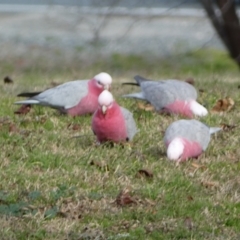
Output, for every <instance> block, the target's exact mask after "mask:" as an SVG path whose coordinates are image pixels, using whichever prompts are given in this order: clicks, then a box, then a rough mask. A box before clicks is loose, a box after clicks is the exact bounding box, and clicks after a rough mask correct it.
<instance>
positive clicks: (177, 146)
mask: <svg viewBox="0 0 240 240" xmlns="http://www.w3.org/2000/svg"><path fill="white" fill-rule="evenodd" d="M220 130H222V128H218V127H208V126H207V125H205V124H204V123H202V122H200V121H198V120H195V119H192V120H186V119H182V120H178V121H175V122H173V123H172V124H170V125H169V127H168V128H167V130H166V132H165V136H164V139H163V141H164V143H165V145H166V147H167V157H168V158H169V159H170V160H173V161H185V160H187V159H188V158H194V157H198V156H199V155H201V154H202V152H204V151H205V150H206V149H207V147H208V144H209V142H210V137H211V134H213V133H215V132H218V131H220Z"/></svg>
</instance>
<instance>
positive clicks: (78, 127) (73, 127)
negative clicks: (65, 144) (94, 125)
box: [67, 123, 81, 131]
mask: <svg viewBox="0 0 240 240" xmlns="http://www.w3.org/2000/svg"><path fill="white" fill-rule="evenodd" d="M67 128H68V129H71V130H74V131H77V130H80V129H81V126H80V125H79V124H77V123H75V124H71V123H70V124H68V126H67Z"/></svg>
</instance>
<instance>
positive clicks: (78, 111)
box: [15, 72, 112, 116]
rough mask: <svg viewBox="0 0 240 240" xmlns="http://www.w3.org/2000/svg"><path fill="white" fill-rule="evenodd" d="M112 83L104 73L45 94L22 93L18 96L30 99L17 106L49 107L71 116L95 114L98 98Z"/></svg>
mask: <svg viewBox="0 0 240 240" xmlns="http://www.w3.org/2000/svg"><path fill="white" fill-rule="evenodd" d="M111 83H112V77H111V76H110V75H109V74H108V73H105V72H102V73H99V74H97V75H96V76H95V77H93V78H92V79H90V80H75V81H70V82H66V83H63V84H61V85H58V86H56V87H54V88H50V89H47V90H45V91H43V92H36V93H21V94H19V95H18V96H20V97H30V98H29V99H26V100H23V101H18V102H15V104H24V105H26V104H30V105H32V104H36V105H42V106H48V107H51V108H55V109H58V110H59V111H60V112H62V113H67V114H69V115H70V116H79V115H84V114H89V113H94V112H95V111H96V109H97V108H98V96H99V95H100V93H101V92H102V91H103V90H105V89H109V88H110V86H111Z"/></svg>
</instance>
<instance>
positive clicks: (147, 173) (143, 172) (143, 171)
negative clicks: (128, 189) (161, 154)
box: [136, 169, 153, 178]
mask: <svg viewBox="0 0 240 240" xmlns="http://www.w3.org/2000/svg"><path fill="white" fill-rule="evenodd" d="M136 176H137V177H143V176H144V177H147V178H153V173H152V171H150V170H148V169H140V170H138V172H137V174H136Z"/></svg>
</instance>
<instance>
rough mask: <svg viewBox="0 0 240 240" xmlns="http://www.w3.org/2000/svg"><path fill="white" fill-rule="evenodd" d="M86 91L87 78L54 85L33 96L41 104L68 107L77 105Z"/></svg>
mask: <svg viewBox="0 0 240 240" xmlns="http://www.w3.org/2000/svg"><path fill="white" fill-rule="evenodd" d="M87 93H88V80H75V81H71V82H67V83H64V84H61V85H59V86H56V87H54V88H51V89H47V90H46V91H44V92H42V93H40V94H39V95H37V96H34V97H33V98H31V99H35V100H38V101H39V102H40V104H41V105H46V106H51V107H55V108H64V109H68V108H71V107H74V106H75V105H77V104H78V103H79V102H80V100H81V99H82V98H83V97H85V96H86V95H87Z"/></svg>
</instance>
